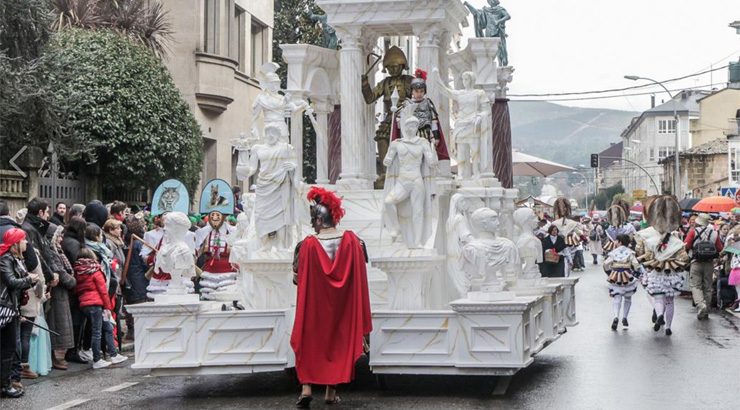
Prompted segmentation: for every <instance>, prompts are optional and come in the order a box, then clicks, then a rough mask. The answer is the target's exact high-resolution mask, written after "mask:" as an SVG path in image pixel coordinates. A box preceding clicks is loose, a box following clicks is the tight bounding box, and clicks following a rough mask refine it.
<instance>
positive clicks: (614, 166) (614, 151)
mask: <svg viewBox="0 0 740 410" xmlns="http://www.w3.org/2000/svg"><path fill="white" fill-rule="evenodd" d="M622 146H623V142H617V143H615V144H611V146H610V147H609V148H607V149H605V150H603V151H601V152H600V153H599V168H598V170H597V172H598V174H597V177H596V186H597V188H596V190H597V193H598V191H600V190H602V189H606V188H609V187H612V186H614V185H619V184H623V183H622V169H623V168H624V166H623V165H622V155H623V152H624V151H623V149H622Z"/></svg>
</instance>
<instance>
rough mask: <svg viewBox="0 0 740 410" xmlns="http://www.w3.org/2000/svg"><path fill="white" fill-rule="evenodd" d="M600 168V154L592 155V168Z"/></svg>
mask: <svg viewBox="0 0 740 410" xmlns="http://www.w3.org/2000/svg"><path fill="white" fill-rule="evenodd" d="M598 167H599V154H591V168H598Z"/></svg>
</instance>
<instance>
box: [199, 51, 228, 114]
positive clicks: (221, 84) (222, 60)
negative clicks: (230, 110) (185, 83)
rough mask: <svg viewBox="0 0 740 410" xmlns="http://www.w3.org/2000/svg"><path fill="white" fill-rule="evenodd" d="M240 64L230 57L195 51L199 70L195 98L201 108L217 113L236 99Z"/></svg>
mask: <svg viewBox="0 0 740 410" xmlns="http://www.w3.org/2000/svg"><path fill="white" fill-rule="evenodd" d="M238 65H239V63H238V62H237V61H234V60H232V59H230V58H228V57H223V56H219V55H215V54H208V53H201V52H196V53H195V66H196V69H197V72H198V74H197V79H198V80H197V85H196V89H195V100H196V102H197V103H198V106H199V107H200V108H201V109H203V110H205V111H210V112H212V113H215V114H221V113H222V112H224V111H226V108H227V107H228V105H229V104H231V103H232V102H233V101H234V73H235V72H236V69H237V67H238Z"/></svg>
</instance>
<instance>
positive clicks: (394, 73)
mask: <svg viewBox="0 0 740 410" xmlns="http://www.w3.org/2000/svg"><path fill="white" fill-rule="evenodd" d="M407 65H408V61H407V60H406V55H405V54H404V53H403V51H402V50H401V49H400V48H398V47H396V46H393V47H391V48H390V49H389V50H388V52H387V53H386V54H385V56H384V57H383V72H386V71H388V72H389V74H390V75H389V76H388V77H386V78H384V79H383V80H382V81H381V82H380V83H378V84H377V85H376V86H375V87H374V88H373V87H371V86H370V83H369V82H368V79H367V76H365V75H363V76H362V96H363V97H364V98H365V102H366V103H367V104H373V103H374V102H375V101H377V100H378V98H380V97H383V114H384V115H383V120H382V121H381V122H380V125H379V126H378V130H377V131H376V132H375V141H376V142H377V143H378V158H377V161H376V166H377V170H378V180H377V181H376V182H375V187H376V188H382V187H383V183H384V182H385V167H384V166H383V158H385V154H386V153H387V152H388V145H389V144H390V141H389V140H390V136H391V117H392V113H391V105H392V102H391V95H392V94H393V90H394V89H397V90H398V103H397V104H398V106H399V107H400V106H401V104H402V103H403V102H404V101H405V100H406V99H407V98H411V80H413V79H414V77H413V76H410V75H406V74H403V70H405V69H407V68H408V66H407Z"/></svg>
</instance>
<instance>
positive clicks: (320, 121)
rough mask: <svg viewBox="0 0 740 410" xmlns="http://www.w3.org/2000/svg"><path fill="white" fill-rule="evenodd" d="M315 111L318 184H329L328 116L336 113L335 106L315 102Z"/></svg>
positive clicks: (323, 102) (327, 102)
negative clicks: (333, 112)
mask: <svg viewBox="0 0 740 410" xmlns="http://www.w3.org/2000/svg"><path fill="white" fill-rule="evenodd" d="M312 105H313V110H314V112H315V113H316V125H317V126H318V128H319V129H318V130H316V183H317V184H321V185H326V184H328V183H329V161H328V158H329V135H328V133H329V127H328V122H327V121H328V116H329V113H330V112H332V111H334V104H332V103H330V102H329V101H327V100H315V101H313V104H312Z"/></svg>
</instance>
